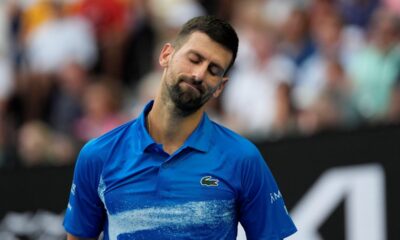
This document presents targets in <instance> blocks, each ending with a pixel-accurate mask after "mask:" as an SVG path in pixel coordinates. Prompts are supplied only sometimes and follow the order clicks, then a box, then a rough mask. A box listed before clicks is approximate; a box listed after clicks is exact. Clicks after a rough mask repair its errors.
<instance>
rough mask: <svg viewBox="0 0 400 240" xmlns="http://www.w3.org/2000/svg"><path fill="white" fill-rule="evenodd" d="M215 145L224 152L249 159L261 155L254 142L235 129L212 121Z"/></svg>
mask: <svg viewBox="0 0 400 240" xmlns="http://www.w3.org/2000/svg"><path fill="white" fill-rule="evenodd" d="M212 124H213V129H212V130H213V135H214V138H213V139H214V141H215V143H216V144H215V145H216V146H219V147H221V148H223V149H224V152H226V153H229V154H234V155H236V156H241V157H242V158H245V159H248V158H252V157H259V156H260V152H259V150H258V148H257V147H256V146H255V144H254V143H253V142H251V141H250V140H249V139H247V138H245V137H243V136H241V135H240V134H238V133H236V132H234V131H233V130H231V129H229V128H227V127H225V126H222V125H220V124H218V123H215V122H212Z"/></svg>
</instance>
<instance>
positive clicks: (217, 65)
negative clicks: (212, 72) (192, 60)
mask: <svg viewBox="0 0 400 240" xmlns="http://www.w3.org/2000/svg"><path fill="white" fill-rule="evenodd" d="M188 54H194V55H196V56H197V57H199V58H200V59H206V58H205V57H204V56H203V55H201V54H200V53H199V52H197V51H196V50H189V52H188ZM211 64H213V65H214V66H216V67H217V68H219V69H220V70H221V71H223V72H225V71H226V70H225V69H224V68H223V67H222V66H221V65H219V64H218V63H216V62H213V61H211Z"/></svg>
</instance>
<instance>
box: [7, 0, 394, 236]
mask: <svg viewBox="0 0 400 240" xmlns="http://www.w3.org/2000/svg"><path fill="white" fill-rule="evenodd" d="M206 14H211V15H216V16H218V17H220V18H223V19H226V20H228V21H229V22H230V23H231V24H232V25H233V26H234V27H235V29H236V30H237V32H238V34H239V39H240V44H239V53H238V57H237V61H236V64H235V65H234V67H233V69H232V71H231V72H230V81H229V83H228V84H227V85H226V88H225V91H224V92H223V94H222V96H221V97H220V98H219V99H216V100H213V101H212V102H210V103H209V104H208V106H207V108H208V113H209V115H210V116H211V117H212V118H213V119H214V120H215V121H217V122H219V123H221V124H223V125H226V126H228V127H230V128H231V129H233V130H235V131H237V132H239V133H241V134H242V135H244V136H246V137H248V138H250V139H251V140H252V141H254V143H256V144H257V145H258V146H259V147H260V149H261V151H262V153H263V154H264V155H265V158H266V160H267V162H268V164H269V165H270V167H271V168H272V170H273V172H274V174H275V175H276V178H277V179H278V182H279V183H280V185H281V188H282V193H283V195H284V196H285V195H287V196H286V197H285V199H286V201H287V205H288V208H289V210H291V211H293V212H294V213H293V214H294V215H295V216H294V218H295V220H296V223H298V225H299V226H301V229H305V233H300V234H298V237H297V238H296V239H304V240H312V239H350V240H361V239H362V240H385V239H400V232H399V229H398V226H399V224H400V220H399V217H398V216H394V215H395V214H393V212H397V213H398V212H399V211H400V209H399V207H398V206H396V204H395V202H398V201H400V197H399V194H400V193H398V191H396V187H397V188H398V182H400V179H399V177H398V176H397V175H398V174H397V173H396V172H398V170H400V167H399V166H400V163H399V161H400V1H399V0H246V1H240V0H147V1H146V0H2V1H0V191H1V194H0V199H1V200H0V239H4V240H8V239H10V240H11V239H12V240H13V239H63V237H65V236H64V235H63V230H62V227H61V225H60V224H61V221H62V215H63V209H65V206H66V203H67V197H68V192H69V187H70V183H71V179H72V171H73V165H74V162H75V160H76V156H77V154H78V152H79V150H80V148H81V147H82V145H83V144H84V143H85V142H86V141H88V140H89V139H91V138H94V137H97V136H99V135H101V134H103V133H105V132H106V131H108V130H111V129H112V128H114V127H116V126H118V125H120V124H122V123H124V122H126V121H129V120H131V119H134V118H135V117H136V116H137V115H138V114H139V113H140V112H141V110H142V107H143V106H144V105H145V104H146V103H147V102H148V101H149V100H150V99H151V98H152V97H153V96H154V94H155V92H156V90H157V87H158V83H159V80H160V76H161V69H160V67H159V66H158V60H157V59H158V54H159V51H160V49H161V47H162V45H163V44H164V43H165V42H167V41H168V40H170V39H171V37H173V36H175V34H176V33H177V31H178V30H179V28H180V27H181V25H182V24H183V23H184V22H186V21H187V20H188V19H190V18H192V17H195V16H199V15H206ZM342 167H343V169H342ZM346 167H347V168H348V169H347V168H346ZM357 167H359V168H357ZM331 169H333V170H331ZM349 169H350V170H351V174H350V175H346V174H345V173H347V170H349ZM371 169H372V170H371ZM331 171H334V174H338V175H335V176H337V177H332V179H336V180H337V181H336V180H329V181H332V182H333V183H336V184H338V185H340V184H339V181H340V179H343V176H346V177H349V179H350V178H351V176H353V177H354V179H355V180H354V181H355V182H358V180H359V181H360V182H361V184H354V185H351V184H350V186H353V187H349V186H347V185H340V186H342V187H341V188H340V187H337V188H333V189H336V190H332V191H331V192H330V193H331V194H332V192H334V193H333V195H334V196H333V197H335V196H336V198H337V199H338V200H337V201H333V200H332V198H331V200H332V201H333V202H334V203H331V205H329V204H328V203H326V202H325V201H322V200H321V201H319V202H318V201H317V203H318V204H319V206H320V207H321V208H324V206H325V207H326V209H329V211H328V210H326V209H325V210H326V214H325V215H324V217H322V215H321V216H320V217H319V218H318V217H317V216H313V215H312V214H311V215H310V214H309V213H308V211H307V210H305V209H307V207H306V206H307V203H311V202H313V201H311V200H310V199H312V197H309V198H307V199H308V200H304V198H303V196H309V195H308V194H307V193H309V191H308V189H311V190H313V189H314V190H315V189H317V188H313V186H318V185H317V184H318V183H319V180H318V179H321V178H322V179H325V178H324V176H326V175H325V174H328V175H329V174H330V173H331ZM342 171H343V172H342ZM353 171H354V172H353ZM338 172H339V173H338ZM342 173H343V174H344V175H341V174H342ZM353 173H354V174H353ZM357 173H360V175H357ZM329 176H331V175H329ZM355 176H361V177H360V178H356V177H355ZM363 177H365V179H366V180H365V179H364V178H363ZM357 179H358V180H357ZM363 179H364V180H365V181H364V180H363ZM327 181H328V180H327ZM329 181H328V182H329ZM370 181H372V182H373V183H374V184H376V186H377V187H376V188H373V187H368V186H370V184H371V182H370ZM349 182H351V181H350V180H349ZM362 183H365V184H364V185H363V184H362ZM323 186H325V185H323ZM326 186H327V187H328V186H330V185H329V184H328V185H326ZM335 186H336V185H335ZM366 186H367V190H366V191H364V190H363V189H364V187H366ZM338 189H342V190H338ZM357 189H358V190H360V189H361V190H362V191H361V190H360V191H358V190H357ZM368 189H369V190H368ZM371 189H372V190H371ZM373 189H375V190H376V191H374V190H373ZM311 190H310V191H311ZM353 190H354V191H353ZM315 191H317V190H315ZM363 191H364V192H363ZM357 192H358V193H360V192H362V193H363V194H361V193H360V195H357V194H356V193H357ZM321 194H323V192H322V191H321ZM356 195H357V196H359V197H360V198H362V199H366V198H367V199H371V198H374V196H375V197H376V195H379V196H381V198H377V199H376V201H372V203H370V205H366V207H365V208H361V209H362V210H360V211H358V212H357V213H353V212H352V211H351V210H349V209H352V208H350V207H349V206H355V205H351V204H349V202H353V203H354V201H355V200H354V199H356V198H357V197H354V196H356ZM324 196H325V197H326V196H327V195H326V194H325V195H324ZM316 199H318V198H316ZM322 199H325V198H324V197H322ZM349 199H350V200H349ZM351 199H353V200H354V201H353V200H351ZM374 199H375V198H374ZM303 200H304V201H303ZM307 201H308V202H307ZM328 202H329V201H328ZM355 202H357V201H355ZM360 202H361V203H362V202H364V201H360ZM365 202H368V201H365ZM357 203H358V202H357ZM324 204H325V205H324ZM366 204H367V203H366ZM328 205H329V206H328ZM356 205H359V204H356ZM298 206H302V207H298ZM346 206H347V207H346ZM366 209H374V211H372V212H368V211H369V210H366ZM364 210H365V211H367V213H365V211H364ZM321 211H322V210H321ZM322 212H323V211H322ZM360 212H364V214H365V215H363V214H361V215H360V214H359V213H360ZM321 214H322V213H321ZM352 216H353V217H352ZM354 216H358V217H354ZM313 217H314V218H313ZM310 219H314V221H312V220H310ZM315 219H317V220H315ZM360 219H364V220H366V219H371V221H363V220H360ZM396 225H397V229H396V227H395V226H396ZM359 229H364V233H360V232H361V231H360V230H359ZM365 229H370V231H365Z"/></svg>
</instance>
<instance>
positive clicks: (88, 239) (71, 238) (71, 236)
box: [67, 233, 96, 240]
mask: <svg viewBox="0 0 400 240" xmlns="http://www.w3.org/2000/svg"><path fill="white" fill-rule="evenodd" d="M67 240H96V239H95V238H79V237H75V236H73V235H71V234H69V233H68V234H67Z"/></svg>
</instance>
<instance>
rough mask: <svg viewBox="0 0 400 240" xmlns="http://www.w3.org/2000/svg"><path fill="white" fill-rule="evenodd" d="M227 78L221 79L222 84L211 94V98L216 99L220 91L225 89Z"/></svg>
mask: <svg viewBox="0 0 400 240" xmlns="http://www.w3.org/2000/svg"><path fill="white" fill-rule="evenodd" d="M228 80H229V78H228V77H223V78H222V82H221V83H220V85H219V86H218V88H217V90H216V91H215V92H214V93H213V97H214V98H217V97H218V96H219V95H221V93H222V90H224V88H225V84H226V83H227V82H228Z"/></svg>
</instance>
